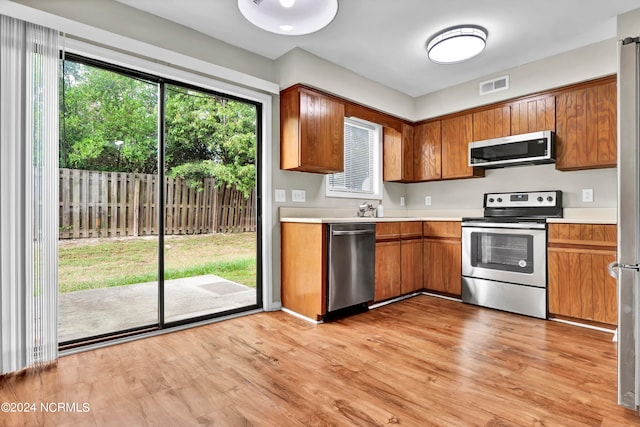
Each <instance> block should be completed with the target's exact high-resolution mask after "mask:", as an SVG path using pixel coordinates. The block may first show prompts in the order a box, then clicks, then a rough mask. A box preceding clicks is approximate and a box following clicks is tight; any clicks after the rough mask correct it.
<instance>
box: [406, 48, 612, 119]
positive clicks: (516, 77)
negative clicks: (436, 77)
mask: <svg viewBox="0 0 640 427" xmlns="http://www.w3.org/2000/svg"><path fill="white" fill-rule="evenodd" d="M617 64H618V63H617V45H616V41H615V40H614V39H610V40H606V41H603V42H600V43H596V44H592V45H589V46H585V47H583V48H580V49H576V50H573V51H570V52H567V53H563V54H561V55H556V56H552V57H549V58H546V59H542V60H540V61H536V62H532V63H529V64H525V65H522V66H520V67H517V68H511V69H509V70H505V71H501V72H499V73H495V74H492V75H490V76H485V77H483V78H480V79H476V80H471V81H469V82H467V83H463V84H461V85H458V86H455V87H451V88H447V89H443V90H441V91H438V92H434V93H431V94H428V95H424V96H421V97H419V98H416V100H415V102H416V105H415V108H416V112H415V116H416V117H418V118H419V119H420V120H423V119H428V118H432V117H437V116H441V115H444V114H448V113H453V112H456V111H461V110H466V109H468V108H473V107H478V106H481V105H486V104H491V103H494V102H498V101H503V100H506V99H511V98H517V97H520V96H523V95H529V94H532V93H536V92H540V91H544V90H547V89H553V88H556V87H559V86H565V85H568V84H571V83H577V82H581V81H585V80H590V79H594V78H597V77H602V76H606V75H610V74H615V73H616V72H617ZM505 74H508V75H509V89H507V90H504V91H501V92H496V93H493V94H489V95H484V96H480V95H479V93H478V90H479V88H478V85H479V83H480V82H482V81H485V80H489V79H491V78H494V77H499V76H503V75H505Z"/></svg>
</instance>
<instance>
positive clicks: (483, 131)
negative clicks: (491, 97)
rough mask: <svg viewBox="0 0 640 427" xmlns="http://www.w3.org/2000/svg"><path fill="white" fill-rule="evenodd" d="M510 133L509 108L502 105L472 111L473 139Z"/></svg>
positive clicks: (489, 137) (496, 136)
mask: <svg viewBox="0 0 640 427" xmlns="http://www.w3.org/2000/svg"><path fill="white" fill-rule="evenodd" d="M509 135H511V108H509V106H502V107H497V108H492V109H490V110H485V111H480V112H477V113H473V141H482V140H484V139H493V138H500V137H502V136H509Z"/></svg>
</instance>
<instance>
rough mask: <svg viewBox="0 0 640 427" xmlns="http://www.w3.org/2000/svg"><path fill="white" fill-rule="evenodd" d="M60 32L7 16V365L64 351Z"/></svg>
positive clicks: (2, 172)
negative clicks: (60, 336)
mask: <svg viewBox="0 0 640 427" xmlns="http://www.w3.org/2000/svg"><path fill="white" fill-rule="evenodd" d="M57 168H58V33H57V32H56V31H54V30H51V29H47V28H44V27H41V26H38V25H34V24H30V23H26V22H23V21H20V20H17V19H13V18H10V17H7V16H0V249H1V250H0V320H1V322H2V323H1V328H0V354H1V357H2V359H1V360H0V368H1V373H2V374H6V373H10V372H15V371H20V370H22V369H25V368H39V367H42V366H44V365H47V364H49V363H51V362H53V361H55V360H56V358H57V344H58V343H57V292H58V282H57V258H58V253H57V235H58V215H57V203H58V187H57V185H56V184H57V182H58V179H57V173H58V169H57Z"/></svg>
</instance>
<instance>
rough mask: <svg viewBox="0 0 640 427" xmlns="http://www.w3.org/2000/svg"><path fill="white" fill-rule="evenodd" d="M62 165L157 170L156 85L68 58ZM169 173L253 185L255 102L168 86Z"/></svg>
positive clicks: (194, 182)
mask: <svg viewBox="0 0 640 427" xmlns="http://www.w3.org/2000/svg"><path fill="white" fill-rule="evenodd" d="M61 64H62V65H63V73H62V75H63V79H64V80H63V83H62V84H61V97H60V98H61V111H62V114H63V117H62V118H63V120H62V123H61V141H60V166H61V167H71V168H77V169H89V170H99V171H129V172H137V173H157V163H158V150H157V146H158V135H157V124H158V102H157V97H158V85H157V84H156V83H152V82H147V81H143V80H139V79H135V78H133V77H131V76H127V75H123V74H119V73H116V72H112V71H108V70H105V69H101V68H97V67H92V66H86V65H83V64H80V63H77V62H73V61H63V62H61ZM166 88H167V90H166V104H165V117H164V120H165V129H166V134H165V141H166V146H165V170H166V171H167V173H168V175H169V176H172V177H174V178H175V177H180V178H183V179H186V180H187V182H188V183H189V184H190V185H191V186H193V187H196V188H201V187H202V180H203V179H204V178H207V177H213V178H215V179H216V181H217V182H218V183H219V184H221V183H223V182H225V183H227V184H229V185H235V186H236V187H237V188H238V189H239V190H240V191H242V192H243V193H244V194H245V196H248V195H249V194H250V192H251V190H252V189H253V188H254V187H255V183H256V177H255V175H256V167H255V162H256V107H255V106H253V105H251V104H248V103H244V102H240V101H234V100H229V99H226V98H224V97H220V96H215V95H212V94H209V93H206V92H204V91H197V90H192V89H188V88H184V87H179V86H175V85H166Z"/></svg>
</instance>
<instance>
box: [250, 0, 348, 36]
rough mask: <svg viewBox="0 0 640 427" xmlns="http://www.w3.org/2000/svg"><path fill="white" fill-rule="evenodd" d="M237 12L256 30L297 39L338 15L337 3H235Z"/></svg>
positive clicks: (273, 0) (326, 0) (332, 0)
mask: <svg viewBox="0 0 640 427" xmlns="http://www.w3.org/2000/svg"><path fill="white" fill-rule="evenodd" d="M238 9H240V12H241V13H242V15H244V17H245V18H246V19H247V20H248V21H249V22H251V23H252V24H253V25H255V26H256V27H259V28H262V29H263V30H267V31H270V32H272V33H276V34H285V35H288V36H300V35H303V34H309V33H313V32H316V31H318V30H321V29H322V28H324V27H326V26H327V25H329V23H330V22H331V21H333V18H335V16H336V13H338V0H238Z"/></svg>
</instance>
